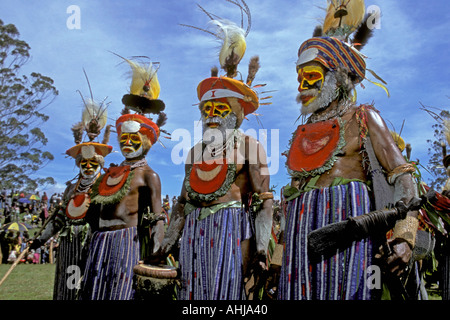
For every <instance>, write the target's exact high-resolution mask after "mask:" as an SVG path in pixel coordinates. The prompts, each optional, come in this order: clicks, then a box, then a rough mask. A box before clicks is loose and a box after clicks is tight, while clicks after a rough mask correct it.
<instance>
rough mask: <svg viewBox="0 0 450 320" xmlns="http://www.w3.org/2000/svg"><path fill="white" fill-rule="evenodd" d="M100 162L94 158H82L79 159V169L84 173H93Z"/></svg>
mask: <svg viewBox="0 0 450 320" xmlns="http://www.w3.org/2000/svg"><path fill="white" fill-rule="evenodd" d="M99 166H100V163H98V161H95V160H94V159H83V160H81V161H80V169H81V171H82V172H83V173H84V174H85V175H88V176H90V175H93V174H95V173H96V172H97V170H98V168H99Z"/></svg>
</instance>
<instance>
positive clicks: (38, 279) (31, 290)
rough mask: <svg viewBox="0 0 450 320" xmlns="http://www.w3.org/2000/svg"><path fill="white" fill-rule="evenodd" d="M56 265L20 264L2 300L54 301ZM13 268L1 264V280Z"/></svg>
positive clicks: (434, 296) (0, 292) (433, 296)
mask: <svg viewBox="0 0 450 320" xmlns="http://www.w3.org/2000/svg"><path fill="white" fill-rule="evenodd" d="M55 266H56V265H55V264H19V265H17V266H16V268H15V269H14V270H13V271H12V272H11V274H10V275H9V276H8V278H6V280H5V282H4V283H3V284H2V286H1V287H0V300H52V299H53V283H54V277H55ZM10 267H11V265H9V264H0V279H1V278H3V276H4V275H5V274H6V272H7V271H8V269H9V268H10ZM428 294H429V297H428V298H429V300H441V299H442V298H441V297H440V296H439V292H438V290H437V289H436V288H435V289H434V290H430V291H429V292H428Z"/></svg>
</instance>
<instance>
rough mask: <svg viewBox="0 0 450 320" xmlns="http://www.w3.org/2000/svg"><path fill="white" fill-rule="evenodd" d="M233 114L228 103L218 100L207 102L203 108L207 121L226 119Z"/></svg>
mask: <svg viewBox="0 0 450 320" xmlns="http://www.w3.org/2000/svg"><path fill="white" fill-rule="evenodd" d="M231 112H232V110H231V107H230V105H229V104H228V103H225V102H221V101H217V100H209V101H206V102H205V103H204V105H203V108H202V116H203V117H204V118H205V119H208V118H213V117H220V118H222V119H225V118H226V117H227V116H228V115H229V114H230V113H231Z"/></svg>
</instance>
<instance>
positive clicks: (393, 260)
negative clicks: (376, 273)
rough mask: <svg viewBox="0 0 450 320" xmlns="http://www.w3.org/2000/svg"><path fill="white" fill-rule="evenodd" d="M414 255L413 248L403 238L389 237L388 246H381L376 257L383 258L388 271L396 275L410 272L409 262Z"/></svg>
mask: <svg viewBox="0 0 450 320" xmlns="http://www.w3.org/2000/svg"><path fill="white" fill-rule="evenodd" d="M411 257H412V249H411V247H410V246H409V244H408V242H406V241H404V240H402V239H389V240H388V242H387V247H386V246H381V247H380V251H379V253H377V254H376V255H375V258H377V259H381V260H382V261H383V263H384V267H385V269H386V271H388V272H390V273H391V274H393V275H396V276H402V275H403V274H404V273H405V272H408V263H409V261H410V260H411Z"/></svg>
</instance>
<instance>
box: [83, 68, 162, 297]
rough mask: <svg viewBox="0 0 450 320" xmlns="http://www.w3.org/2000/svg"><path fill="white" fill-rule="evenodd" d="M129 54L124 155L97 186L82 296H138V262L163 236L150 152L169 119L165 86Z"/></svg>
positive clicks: (120, 124) (121, 135) (121, 131)
mask: <svg viewBox="0 0 450 320" xmlns="http://www.w3.org/2000/svg"><path fill="white" fill-rule="evenodd" d="M125 60H126V61H127V62H128V63H129V64H130V66H132V71H133V76H132V81H131V85H130V93H129V94H126V95H124V96H123V98H122V102H123V103H124V105H125V108H124V109H123V111H122V115H121V116H120V117H119V118H118V119H117V120H116V126H115V127H116V132H117V138H118V142H119V146H120V151H121V153H122V155H123V156H124V157H125V160H124V161H123V162H122V163H121V164H120V165H119V166H111V167H110V168H108V169H107V170H105V174H103V175H102V176H101V177H100V178H99V179H98V183H96V185H95V186H94V188H93V202H94V203H96V204H99V205H100V210H99V228H98V230H97V231H96V232H95V233H94V234H93V237H92V242H91V246H90V250H89V256H88V259H87V263H86V269H85V270H86V271H85V275H84V277H83V282H82V285H81V294H80V298H81V299H82V300H130V299H134V298H135V291H136V290H135V289H136V288H135V286H134V284H133V275H134V272H133V270H134V267H135V266H137V265H139V264H140V263H141V262H143V263H144V264H145V263H147V261H148V257H149V255H150V254H151V253H153V252H154V251H156V250H158V249H159V247H160V244H161V241H162V238H163V237H164V219H165V215H164V214H162V213H161V211H162V205H161V181H160V179H159V175H158V174H157V173H156V172H155V171H154V170H153V169H152V168H151V167H150V166H149V165H148V163H147V160H146V158H145V157H146V155H147V153H148V152H149V150H150V148H151V147H152V146H153V145H154V144H155V143H156V142H157V141H158V139H159V136H160V132H161V129H160V127H161V126H163V125H164V124H165V122H166V120H167V117H166V115H165V113H164V112H161V111H162V110H164V108H165V105H164V102H163V101H161V100H159V99H158V96H159V92H160V86H159V82H158V79H157V75H156V70H155V69H154V68H153V64H152V63H149V64H145V65H144V64H141V63H138V62H134V61H131V60H128V59H125ZM130 109H132V110H133V111H136V112H137V113H130ZM148 113H152V114H157V115H158V118H157V120H156V121H155V122H153V121H152V119H151V118H149V117H147V116H145V114H148Z"/></svg>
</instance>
